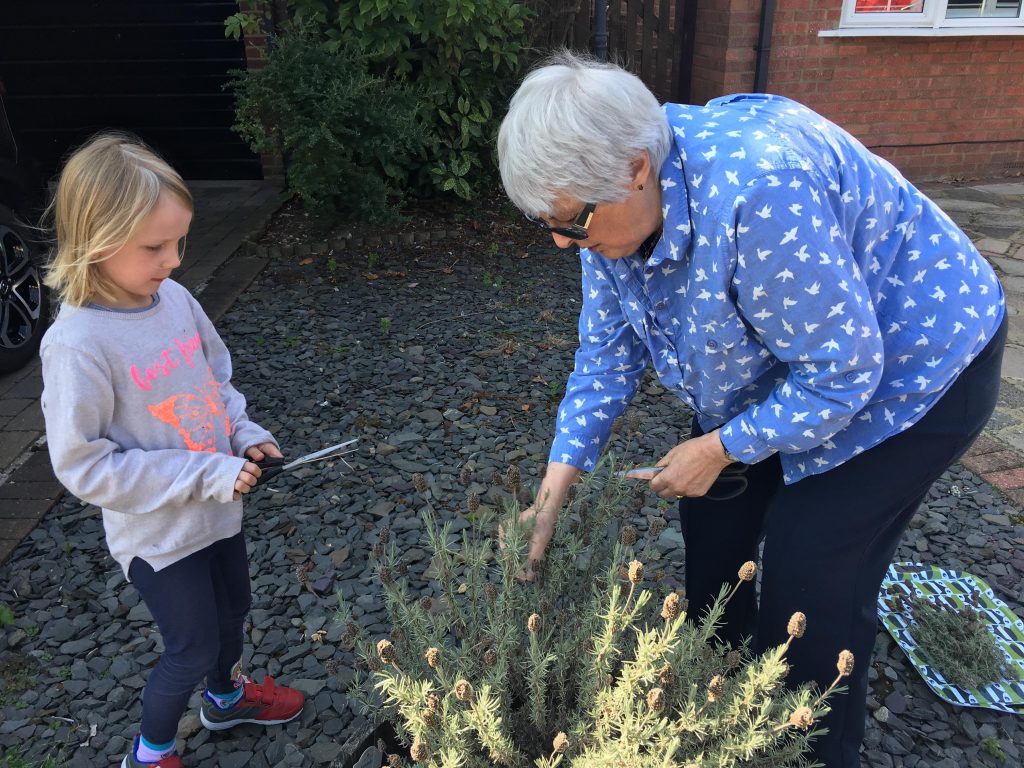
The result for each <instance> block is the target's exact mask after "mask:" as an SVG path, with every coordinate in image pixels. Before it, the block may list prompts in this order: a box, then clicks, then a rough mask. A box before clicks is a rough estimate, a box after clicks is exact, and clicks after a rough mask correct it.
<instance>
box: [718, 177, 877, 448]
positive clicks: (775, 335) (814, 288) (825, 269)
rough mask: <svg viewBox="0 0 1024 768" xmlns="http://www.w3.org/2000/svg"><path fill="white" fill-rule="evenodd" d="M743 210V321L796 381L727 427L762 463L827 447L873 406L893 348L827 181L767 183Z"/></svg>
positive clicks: (737, 444) (731, 442)
mask: <svg viewBox="0 0 1024 768" xmlns="http://www.w3.org/2000/svg"><path fill="white" fill-rule="evenodd" d="M746 198H747V201H748V202H747V203H746V204H745V205H743V206H741V208H740V209H739V210H738V215H737V216H736V231H737V233H738V234H737V251H738V253H737V267H736V273H735V276H734V279H733V286H734V289H735V290H736V294H737V304H738V306H739V309H740V313H741V314H742V316H743V319H744V320H745V321H746V322H747V323H748V324H750V325H751V326H752V327H753V328H754V330H755V331H756V333H757V334H758V336H759V337H760V338H761V340H762V342H763V343H764V344H765V346H766V347H767V348H768V349H769V350H771V352H772V354H773V355H774V356H775V357H776V358H777V359H778V360H780V361H782V362H784V363H786V364H787V365H788V367H789V374H788V375H787V376H786V378H785V379H784V380H782V381H780V382H779V383H778V384H777V385H776V386H775V388H774V389H773V390H772V391H771V392H770V393H769V395H768V397H767V399H766V400H765V401H764V402H761V403H758V404H755V405H752V406H750V407H749V408H747V409H746V410H745V411H743V412H742V413H740V414H738V415H737V416H735V417H734V418H733V419H731V420H730V421H728V422H726V424H725V425H724V426H723V427H722V432H721V439H722V442H723V444H724V445H725V447H726V448H727V449H728V450H729V452H730V453H732V454H733V455H734V456H736V457H738V458H739V459H741V460H742V461H744V462H747V463H755V462H758V461H761V460H762V459H764V458H766V457H767V456H769V455H771V454H772V453H775V452H776V451H780V452H783V453H797V452H800V451H805V450H808V449H810V448H814V447H816V446H819V445H822V444H824V443H825V442H826V441H827V440H828V439H829V438H831V437H832V436H833V435H834V434H836V432H838V431H839V430H841V429H842V428H843V427H845V426H846V425H847V424H848V423H849V422H850V420H851V419H853V418H854V416H856V414H857V413H858V412H859V411H860V410H861V409H863V408H864V406H865V405H866V404H867V402H868V401H869V400H870V399H871V395H872V394H873V393H874V391H875V389H876V388H877V387H878V384H879V381H880V380H881V375H882V367H883V347H882V339H881V333H880V332H879V329H878V319H877V317H876V315H875V309H874V306H873V305H872V302H871V299H870V295H869V292H868V289H867V286H866V284H865V281H864V278H863V276H862V274H861V271H860V268H859V267H858V265H857V263H856V261H855V260H854V258H853V254H852V252H851V249H850V246H849V244H848V243H847V241H846V238H845V237H844V236H843V233H842V226H841V224H840V221H839V219H838V218H837V216H836V214H835V212H834V211H833V209H832V207H831V204H830V200H829V197H828V190H827V189H824V188H823V187H822V186H821V185H820V183H819V182H818V180H817V179H816V178H815V177H814V176H812V175H810V174H808V173H806V172H803V171H795V170H794V171H781V172H775V173H773V174H769V175H766V176H764V177H763V178H762V179H760V180H759V182H757V183H755V184H754V185H753V186H752V189H751V191H750V192H749V193H747V195H746Z"/></svg>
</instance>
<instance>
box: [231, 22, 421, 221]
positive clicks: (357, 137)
mask: <svg viewBox="0 0 1024 768" xmlns="http://www.w3.org/2000/svg"><path fill="white" fill-rule="evenodd" d="M229 87H230V88H232V89H233V90H234V92H235V95H236V122H235V126H234V127H235V130H236V131H237V132H238V133H239V134H240V135H241V136H242V137H243V138H244V139H245V140H246V141H247V142H249V144H250V146H251V147H252V149H253V151H255V152H276V151H278V150H281V151H283V153H284V157H285V160H286V165H287V174H288V186H289V187H290V188H291V189H292V190H293V191H295V192H296V193H297V194H298V195H299V196H300V197H301V198H302V199H303V201H304V202H305V203H306V204H307V205H308V206H309V207H310V208H311V209H312V210H313V211H314V212H315V213H317V214H319V215H325V214H326V215H328V216H332V217H338V216H342V217H349V218H362V219H366V220H369V221H372V222H382V221H388V220H391V219H394V218H395V217H396V216H397V207H398V205H399V204H400V203H401V200H402V197H403V190H404V188H405V186H406V184H407V169H408V168H409V166H410V165H411V163H412V158H414V157H416V156H418V155H419V153H421V152H422V151H423V148H424V146H425V136H424V133H423V131H422V130H421V128H420V125H419V123H418V120H417V118H416V113H417V109H418V107H417V97H418V92H417V90H416V89H415V88H412V87H410V86H408V85H407V84H404V83H400V82H397V81H395V80H389V79H386V78H384V77H379V76H375V75H371V74H370V55H369V53H367V51H366V50H365V49H364V48H362V47H360V46H359V45H358V44H357V42H354V41H348V42H342V41H341V40H338V41H337V45H334V46H332V47H331V48H328V47H325V46H324V45H321V44H320V40H319V38H318V37H317V36H316V34H314V33H313V32H312V31H311V30H310V29H309V28H308V27H303V26H295V27H293V28H292V29H291V31H290V32H289V33H288V34H286V35H284V36H282V37H280V38H277V39H276V40H275V42H274V45H273V48H272V49H271V52H270V55H269V57H268V59H267V64H266V66H265V67H264V68H263V69H258V70H250V71H244V72H235V73H233V77H232V80H231V82H230V84H229Z"/></svg>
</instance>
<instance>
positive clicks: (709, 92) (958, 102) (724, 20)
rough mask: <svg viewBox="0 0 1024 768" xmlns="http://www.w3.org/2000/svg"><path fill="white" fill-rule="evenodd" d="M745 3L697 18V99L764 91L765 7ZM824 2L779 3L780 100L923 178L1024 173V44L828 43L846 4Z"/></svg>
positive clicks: (1013, 40)
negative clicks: (824, 33) (757, 66)
mask: <svg viewBox="0 0 1024 768" xmlns="http://www.w3.org/2000/svg"><path fill="white" fill-rule="evenodd" d="M752 1H754V2H756V0H752ZM746 5H747V2H745V1H744V0H709V4H708V7H707V8H702V9H701V10H699V11H698V29H697V41H698V43H697V53H696V56H695V67H694V85H693V93H694V101H698V100H706V99H707V98H711V97H713V96H717V95H721V94H724V93H729V92H735V91H749V90H752V89H753V85H754V60H755V56H756V52H755V47H756V45H757V35H758V24H759V13H760V7H759V4H758V8H757V9H756V11H754V12H751V9H749V8H747V7H746ZM821 5H822V3H820V2H817V1H816V0H779V2H778V5H777V8H776V15H775V24H774V34H773V35H772V48H771V52H770V63H769V68H768V87H767V90H768V91H769V92H770V93H779V94H782V95H785V96H789V97H791V98H794V99H796V100H797V101H801V102H803V103H804V104H807V105H808V106H809V107H811V108H813V109H815V110H816V111H818V112H820V113H821V114H823V115H825V116H826V117H828V118H829V119H830V120H833V121H835V122H836V123H838V124H839V125H841V126H843V127H844V128H846V129H847V130H849V131H850V132H851V133H853V134H854V135H855V136H857V137H858V138H859V139H860V140H861V141H863V142H864V143H865V144H866V145H867V146H868V147H870V148H871V149H872V150H874V151H876V152H877V153H878V154H880V155H882V156H883V157H886V158H887V159H889V160H890V161H892V162H893V163H894V164H895V165H896V166H897V167H899V168H900V169H901V170H902V171H903V172H904V173H905V174H906V175H907V176H909V177H910V178H912V179H915V180H918V181H925V180H935V179H950V178H956V177H966V178H986V177H999V176H1003V175H1011V174H1021V173H1024V37H1013V36H1005V37H998V36H990V37H984V36H978V37H931V38H926V37H904V38H900V37H845V38H834V37H829V38H822V37H818V35H817V33H818V31H819V30H822V29H834V28H835V27H836V26H837V23H838V19H839V12H840V5H841V2H840V0H829V2H828V5H829V6H831V7H830V8H829V9H822V8H821ZM737 8H738V9H739V12H738V13H737ZM751 17H753V18H751ZM704 32H706V33H707V34H708V35H709V37H708V39H707V40H706V41H705V40H702V37H701V36H702V33H704ZM722 34H728V36H729V37H728V39H727V43H726V46H725V47H724V49H723V50H717V47H718V45H719V44H721V42H722V40H723V39H722V38H721V37H719V36H720V35H722ZM697 62H700V66H699V67H698V66H697ZM698 78H701V79H702V80H703V82H701V85H700V87H698Z"/></svg>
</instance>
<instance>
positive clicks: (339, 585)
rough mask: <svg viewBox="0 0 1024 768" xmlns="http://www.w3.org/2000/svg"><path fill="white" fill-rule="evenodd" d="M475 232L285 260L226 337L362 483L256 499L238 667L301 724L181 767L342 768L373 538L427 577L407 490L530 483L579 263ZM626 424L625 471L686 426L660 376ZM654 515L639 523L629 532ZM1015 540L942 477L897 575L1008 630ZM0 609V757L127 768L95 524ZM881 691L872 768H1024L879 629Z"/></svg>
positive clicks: (213, 750) (191, 730)
mask: <svg viewBox="0 0 1024 768" xmlns="http://www.w3.org/2000/svg"><path fill="white" fill-rule="evenodd" d="M490 236H491V237H493V234H492V235H490ZM488 237H489V236H488V235H487V234H486V232H485V233H481V234H479V235H471V236H469V237H464V238H461V239H459V240H452V241H448V242H446V241H441V242H437V243H433V244H420V245H416V246H406V247H404V248H401V249H399V248H398V247H396V246H386V245H385V246H380V247H378V248H375V249H374V252H373V254H372V255H371V254H370V253H368V252H367V250H366V249H361V250H354V249H349V250H345V251H343V252H340V253H338V254H337V255H335V256H331V257H328V256H318V257H315V258H314V260H313V262H312V263H309V264H301V263H300V262H301V261H302V260H303V259H301V258H300V257H296V256H292V255H287V252H286V255H283V256H282V255H280V254H279V251H278V249H276V248H275V249H273V250H272V255H274V254H277V258H275V259H274V260H273V261H272V263H271V266H270V267H269V268H268V269H267V270H266V271H265V272H264V273H263V274H262V275H261V276H260V278H258V279H257V281H256V282H255V283H254V284H253V285H252V286H251V287H250V288H249V290H248V291H247V292H246V293H245V294H243V296H242V297H241V299H240V300H239V301H238V302H237V303H236V304H235V306H234V307H233V309H232V310H230V311H229V312H228V313H227V315H225V316H224V318H223V319H222V320H221V321H220V323H219V326H220V329H221V332H222V335H223V337H224V339H225V341H226V342H227V344H228V347H229V348H230V349H231V350H232V353H233V356H234V361H235V383H236V384H237V386H238V387H239V388H240V389H241V390H242V391H243V392H244V393H245V394H246V396H247V397H248V398H249V401H250V414H251V415H252V416H253V417H254V418H255V419H256V420H257V421H259V422H261V423H263V424H264V425H265V426H267V427H268V428H269V429H271V430H272V431H273V432H274V433H275V434H276V435H277V437H278V439H279V440H280V441H281V443H282V445H283V446H284V448H285V451H286V453H288V454H292V455H297V454H299V453H304V452H307V451H311V450H314V449H317V448H319V447H321V446H323V445H328V444H331V443H334V442H339V441H340V440H343V439H346V438H348V437H355V436H358V437H359V438H360V449H359V452H358V454H357V455H356V456H355V457H353V458H352V460H351V462H350V463H351V464H352V467H353V471H350V470H348V469H346V468H344V467H342V466H341V465H337V466H334V467H332V468H326V469H308V470H302V471H300V472H298V473H295V474H293V475H292V476H290V477H281V478H278V479H276V480H275V481H274V482H273V483H271V489H269V490H261V491H259V492H257V493H256V494H254V495H253V496H250V497H249V501H248V505H247V511H246V526H247V533H248V537H249V546H250V551H251V561H250V562H251V572H252V583H253V591H254V605H253V611H252V614H251V627H250V628H249V630H248V633H249V638H248V639H249V649H248V653H249V655H250V659H249V661H248V664H247V666H248V668H249V669H250V670H253V671H255V672H257V677H259V676H260V674H262V670H266V671H267V672H269V673H270V674H272V675H275V676H280V680H281V682H283V683H285V684H288V685H292V686H294V687H297V688H300V689H301V690H303V691H304V692H305V693H306V694H307V697H308V700H309V703H308V705H307V707H306V709H305V711H304V712H303V714H302V716H301V717H300V718H299V719H298V720H296V721H295V722H293V723H290V724H288V725H287V726H273V727H271V728H269V729H266V730H263V729H258V728H256V727H253V726H242V727H240V728H237V729H235V730H233V731H230V732H226V733H222V734H212V735H211V734H210V733H208V732H207V731H205V730H203V729H202V728H201V727H200V726H199V723H198V719H197V717H196V715H195V714H194V713H193V714H189V715H187V716H186V718H185V719H184V720H183V722H182V726H181V730H180V733H179V736H180V737H181V739H182V740H183V741H179V744H182V743H184V746H185V757H184V763H185V765H186V766H224V767H228V766H254V768H262V767H264V766H278V765H285V766H298V765H330V764H331V763H332V762H335V763H336V762H337V759H338V757H339V755H340V754H341V750H342V745H343V744H344V742H345V741H346V739H347V738H348V737H349V736H350V735H352V734H353V733H355V732H356V731H358V730H359V728H360V725H361V723H362V722H364V721H362V718H361V717H360V716H358V715H357V714H356V713H354V712H353V711H352V709H351V707H350V705H349V702H348V700H347V699H346V697H345V695H344V689H345V682H346V680H347V679H348V677H349V676H350V671H349V669H350V666H349V662H350V657H348V656H347V655H345V654H344V653H342V652H341V651H340V650H339V649H338V648H337V647H336V643H337V642H338V641H339V638H340V635H341V628H340V627H337V626H335V625H334V624H333V622H332V614H333V610H334V606H335V601H334V597H333V595H334V594H335V592H336V591H340V592H342V593H343V594H345V595H346V597H348V598H350V599H351V600H352V601H353V602H354V604H355V605H356V607H357V613H358V614H359V621H360V622H362V623H363V624H364V625H366V626H368V627H369V628H370V629H371V631H372V632H374V633H379V634H384V632H385V631H386V628H385V627H384V625H383V624H381V623H380V622H382V621H383V620H384V618H383V616H382V613H381V611H380V610H379V609H378V604H377V600H376V599H375V594H376V588H375V585H374V584H372V583H371V579H370V575H369V574H370V571H369V567H368V565H367V550H368V549H369V547H370V545H371V544H372V543H373V542H374V541H376V534H375V531H376V529H377V528H378V527H379V526H380V525H382V524H384V523H385V522H386V523H387V524H388V525H389V526H390V527H391V530H392V532H393V536H397V537H398V540H399V542H400V547H402V548H404V549H405V551H406V558H407V561H408V562H409V563H410V565H411V568H412V570H413V571H414V572H422V570H423V569H424V568H425V567H426V560H427V558H426V553H425V550H424V548H423V543H422V542H421V541H420V535H421V526H420V523H419V520H418V518H417V515H416V514H415V513H416V510H417V501H416V499H417V497H416V494H415V492H414V491H413V489H412V484H411V481H410V478H411V476H412V474H413V473H415V472H421V473H423V474H424V475H425V476H426V478H427V480H428V482H429V484H430V487H431V492H432V494H433V496H434V498H435V499H439V500H440V501H441V503H440V506H441V507H442V508H443V509H444V511H443V515H445V516H447V517H449V518H452V519H456V520H459V519H460V518H459V516H458V513H457V512H456V511H455V508H456V507H457V506H458V505H459V504H461V503H462V502H463V500H464V498H465V493H466V490H467V489H466V488H465V487H464V486H463V485H462V484H461V483H460V482H459V479H458V476H459V472H460V471H461V469H462V467H463V466H464V465H467V464H468V465H469V466H470V468H471V469H472V470H473V475H474V478H475V480H474V487H471V489H470V490H476V491H478V492H479V493H480V494H481V495H482V496H483V497H484V503H485V504H486V503H488V501H489V500H490V501H493V500H494V495H495V493H497V490H496V489H493V488H491V487H490V479H489V478H490V476H491V474H492V472H493V471H494V470H495V469H498V470H502V471H503V470H504V469H505V468H506V467H507V465H508V464H509V463H517V464H518V465H519V467H520V469H521V472H522V475H523V478H524V484H532V483H533V482H536V480H537V477H538V474H537V471H538V467H539V466H540V465H541V464H542V463H543V462H544V461H545V460H546V452H547V445H548V441H549V439H550V435H551V431H552V414H553V411H554V408H555V406H556V404H557V402H558V399H559V397H560V394H561V388H562V384H563V382H564V380H565V377H566V375H567V374H568V372H569V369H570V366H571V364H572V350H573V348H574V339H575V322H576V314H577V312H578V307H579V286H578V265H577V262H576V261H575V259H574V258H573V257H572V256H571V255H568V254H552V253H547V252H543V251H539V250H538V249H537V248H536V247H534V248H533V253H531V255H530V256H529V257H525V254H524V251H525V250H526V246H524V245H522V244H521V242H522V241H520V244H515V238H512V239H511V242H512V243H513V244H512V245H510V246H504V245H501V244H500V243H499V244H492V243H491V242H490V241H489V239H488ZM503 242H504V241H503ZM509 251H511V252H509ZM632 410H633V411H635V412H636V413H637V414H638V415H639V416H640V418H641V419H642V422H641V423H642V427H641V430H640V431H641V434H642V438H641V441H640V444H639V445H638V446H637V445H636V442H635V441H634V443H633V449H632V450H633V454H632V456H631V458H634V459H637V460H640V459H644V458H651V457H655V456H658V455H660V453H661V452H663V451H664V449H665V448H667V447H668V446H669V445H671V444H673V443H674V441H675V440H676V439H677V437H678V436H679V433H680V429H681V427H682V425H685V424H687V423H688V421H689V418H688V414H687V413H686V412H685V410H684V409H683V408H682V406H680V405H677V404H676V403H674V402H673V400H672V399H671V398H669V397H665V396H663V392H662V389H661V387H660V386H659V385H658V384H657V383H656V382H655V381H654V380H653V379H650V378H648V380H647V381H646V383H645V385H644V386H643V388H642V392H641V394H640V395H639V396H638V397H637V398H636V400H635V401H634V405H633V407H632ZM624 439H625V438H624V437H623V438H617V440H624ZM621 447H622V446H621V445H620V448H621ZM657 501H658V500H657V499H656V498H655V497H653V496H652V497H651V499H650V502H649V505H648V507H647V508H645V509H644V510H641V512H640V513H639V515H638V520H639V521H641V523H640V526H641V527H643V523H642V521H643V520H645V514H646V513H653V512H655V511H656V506H657ZM1022 543H1024V525H1022V518H1021V516H1020V510H1018V509H1016V508H1014V507H1013V506H1011V505H1009V504H1008V503H1007V502H1005V501H1004V500H1003V499H1002V497H1000V496H999V494H998V493H997V492H995V491H994V490H993V489H992V488H991V487H990V486H988V485H987V484H985V483H984V482H982V481H981V480H980V479H979V478H977V477H976V476H974V475H972V474H971V473H969V472H966V471H964V470H962V469H960V468H959V467H955V468H954V470H953V471H951V472H949V473H947V474H946V475H945V476H944V477H943V479H942V480H941V482H940V483H939V484H938V485H937V486H936V487H935V488H934V489H933V491H932V493H931V494H930V496H929V499H928V502H927V504H926V505H925V507H923V508H922V509H921V511H920V512H919V514H918V515H917V517H916V518H915V519H914V522H913V523H912V525H911V528H910V529H909V530H908V532H907V535H906V537H905V539H904V542H903V545H902V546H901V547H900V551H899V552H898V559H900V560H917V561H920V562H925V563H938V564H942V565H946V566H949V567H955V568H960V569H964V570H967V571H969V572H971V573H973V574H975V575H977V576H980V577H982V578H984V579H985V580H987V581H988V582H989V584H990V585H991V586H992V587H993V588H994V589H995V590H996V592H997V594H999V595H1000V596H1001V597H1003V599H1005V600H1006V601H1007V603H1008V604H1009V605H1010V607H1011V608H1012V609H1014V610H1015V611H1016V612H1018V614H1020V612H1021V606H1022V602H1024V585H1022V582H1021V577H1020V574H1021V573H1022V572H1024V555H1022V554H1021V553H1020V551H1019V545H1020V544H1022ZM660 544H661V546H662V548H663V549H664V551H665V560H666V561H668V562H672V561H673V560H674V561H678V560H679V559H680V558H681V556H682V550H681V544H682V542H681V539H680V536H679V532H678V527H677V526H675V525H672V526H670V527H669V528H668V530H666V531H665V532H664V533H663V535H662V538H661V541H660ZM0 602H3V603H6V604H7V605H9V606H10V607H11V608H12V609H13V611H14V615H15V617H16V621H15V624H14V625H13V626H10V627H7V628H6V629H5V630H4V631H3V633H2V635H0V677H2V678H3V679H5V680H6V684H5V685H6V687H5V688H2V689H0V713H2V720H0V747H4V748H8V747H13V746H16V745H20V747H21V749H22V750H23V751H24V752H25V753H26V755H27V756H28V757H30V758H32V759H34V760H37V761H38V760H40V759H41V758H42V756H43V755H45V754H47V752H51V753H52V754H57V751H58V750H59V749H61V750H62V754H63V757H64V758H66V759H67V760H68V762H69V764H70V765H73V766H83V767H84V766H104V765H116V764H119V762H120V759H121V757H122V756H123V754H124V752H125V750H126V749H127V747H128V744H129V743H130V740H131V739H132V737H133V736H134V734H135V732H136V729H137V727H138V719H139V714H140V707H139V703H138V694H139V692H140V690H141V689H142V687H143V683H144V680H145V676H146V674H147V671H148V669H149V668H150V667H151V666H152V665H153V664H154V663H155V661H156V660H157V657H158V654H159V653H160V650H161V643H160V637H159V634H158V633H157V632H156V631H155V630H154V629H153V627H152V625H151V623H150V620H149V615H148V612H147V611H146V609H145V606H144V605H142V604H141V603H140V602H139V598H138V594H137V593H136V591H135V589H134V588H133V587H132V586H130V585H129V584H127V583H126V582H125V580H124V578H123V576H122V574H121V572H120V570H119V569H118V568H117V566H116V565H115V564H114V563H113V561H112V560H111V559H110V557H109V556H108V555H107V553H106V549H105V547H104V544H103V539H102V527H101V523H100V519H99V516H98V512H97V510H96V509H95V508H93V507H89V506H85V505H83V504H81V503H80V502H79V501H77V500H76V499H73V498H70V497H67V498H65V499H64V500H63V501H62V502H61V503H60V504H59V505H58V507H56V508H55V509H54V511H53V512H51V514H50V515H49V516H48V517H47V518H46V519H45V520H44V521H43V523H42V524H41V525H40V526H39V527H38V528H37V529H36V530H35V531H34V532H33V533H32V535H31V536H30V537H29V538H28V539H27V540H26V541H25V542H24V543H23V544H22V545H21V547H20V548H19V549H18V550H17V551H16V552H15V553H14V555H13V556H12V557H11V558H10V559H9V561H8V562H7V563H6V564H5V565H3V566H2V567H0ZM320 630H323V631H320ZM871 675H872V680H873V683H872V688H873V690H874V695H873V696H872V698H871V699H870V700H869V701H868V707H867V710H868V714H869V717H868V733H867V738H866V740H865V747H864V752H863V758H864V759H863V764H864V765H865V766H872V767H875V766H879V767H882V768H888V767H889V766H908V767H910V766H932V767H934V768H956V767H958V766H964V765H972V766H973V765H991V766H997V765H1001V764H1003V765H1020V764H1021V750H1024V730H1021V729H1020V728H1019V727H1018V723H1017V720H1016V718H1015V717H1014V716H1012V715H1005V714H997V713H990V712H989V711H986V710H980V709H956V708H954V707H952V706H950V705H947V704H945V703H943V702H941V701H940V700H938V699H937V698H936V697H935V696H934V695H933V694H932V693H931V692H930V691H929V690H928V689H927V687H926V686H925V684H924V683H923V681H921V680H920V678H919V677H918V676H917V674H916V672H915V671H914V670H913V669H912V667H911V666H910V665H909V663H908V662H907V661H906V660H905V658H904V657H903V655H902V652H901V651H900V650H899V649H898V648H896V646H895V645H894V643H893V642H892V641H891V640H890V639H889V637H888V635H887V634H884V633H880V634H879V639H878V643H877V657H876V659H875V663H874V666H873V670H872V673H871ZM197 701H198V696H197V697H195V699H194V702H193V703H196V702H197ZM93 726H95V734H94V735H91V736H90V728H91V727H93ZM988 737H992V738H991V739H989V740H988V741H985V740H986V739H987V738H988ZM982 742H984V743H986V744H987V745H988V746H989V749H990V751H992V752H997V751H999V750H1001V751H1002V752H1003V753H1004V755H1005V762H1002V761H1001V760H999V759H997V758H996V757H994V756H992V755H990V754H988V753H987V752H985V751H983V750H982V749H981V746H980V744H981V743H982ZM995 744H998V747H999V750H996V749H995V748H994V745H995Z"/></svg>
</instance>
